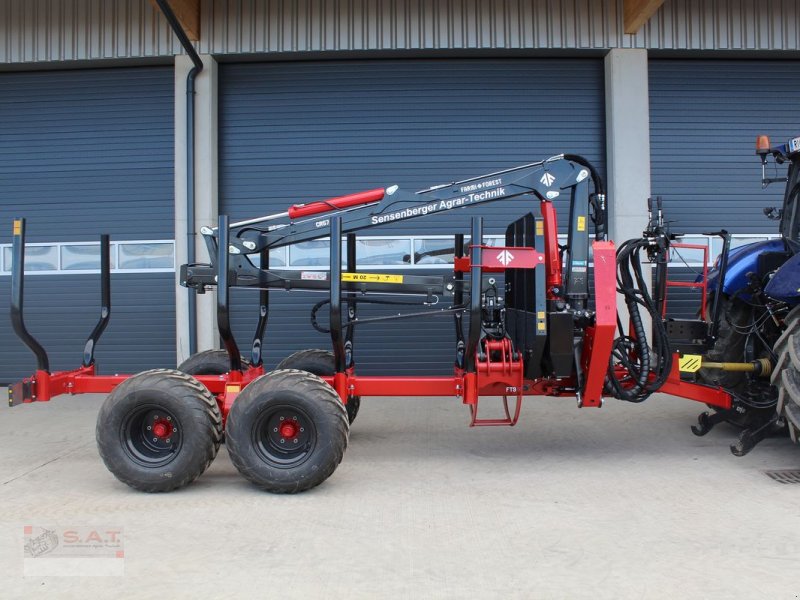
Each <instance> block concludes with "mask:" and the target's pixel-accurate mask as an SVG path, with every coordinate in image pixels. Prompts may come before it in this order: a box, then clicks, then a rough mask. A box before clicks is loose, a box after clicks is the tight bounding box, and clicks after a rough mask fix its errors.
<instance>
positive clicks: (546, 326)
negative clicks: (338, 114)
mask: <svg viewBox="0 0 800 600" xmlns="http://www.w3.org/2000/svg"><path fill="white" fill-rule="evenodd" d="M557 198H559V199H560V198H568V199H569V217H568V231H567V242H566V245H563V246H562V245H559V242H558V237H557V235H558V230H557V229H558V228H557V218H556V210H555V207H554V204H553V201H554V200H555V199H557ZM496 201H513V202H516V203H518V204H519V206H520V214H521V215H522V216H521V217H520V218H519V219H518V220H516V221H514V222H513V223H511V224H510V225H509V226H508V228H507V230H506V235H505V245H504V246H500V247H496V246H495V247H490V246H488V245H487V244H486V243H485V241H484V234H483V222H482V218H481V217H473V218H472V219H471V228H470V231H456V232H454V248H455V261H454V262H455V264H454V269H453V272H452V274H450V275H448V276H431V275H415V274H398V273H396V272H393V273H389V274H386V273H374V272H368V271H363V270H361V269H359V266H358V264H357V260H356V239H357V235H358V232H360V231H364V230H370V229H379V228H380V227H381V226H383V225H385V224H389V223H397V222H400V221H406V220H410V219H423V218H425V217H427V216H430V215H436V214H442V213H446V212H448V211H454V210H469V209H471V208H473V207H478V206H482V205H484V204H487V203H489V202H496ZM607 206H608V204H607V200H606V195H605V191H604V188H603V183H602V181H601V179H600V177H599V175H598V173H597V171H596V169H595V168H594V167H593V166H592V165H591V164H590V163H589V162H588V161H587V160H585V159H584V158H582V157H580V156H577V155H569V154H567V155H558V156H554V157H552V158H548V159H547V160H543V161H540V162H535V163H531V164H526V165H523V166H519V167H515V168H511V169H507V170H503V171H497V172H494V173H489V174H487V175H482V176H480V177H475V178H471V179H466V180H463V181H455V182H451V183H446V184H442V185H436V186H433V187H430V188H428V189H424V190H421V191H418V192H408V191H405V190H401V189H399V188H398V187H397V186H394V185H392V186H389V187H386V188H378V189H373V190H368V191H365V192H360V193H356V194H351V195H347V196H341V197H338V198H332V199H329V200H323V201H319V202H312V203H309V204H301V205H295V206H292V207H290V208H289V209H288V210H287V211H286V212H283V213H279V214H274V215H269V216H265V217H261V218H257V219H252V220H248V221H242V222H237V223H229V220H228V218H227V217H226V216H220V217H219V221H218V224H217V226H216V227H214V228H211V227H205V228H203V229H201V233H202V234H203V236H204V239H205V242H206V245H207V247H208V250H209V255H210V258H211V260H210V262H209V263H207V264H187V265H183V266H182V267H181V271H180V278H181V283H182V284H183V285H184V286H186V287H188V288H190V289H193V290H195V291H196V292H198V293H203V292H205V291H207V290H209V289H212V288H216V290H217V327H218V329H219V333H220V337H221V340H222V342H223V344H224V347H225V350H212V351H207V352H204V353H200V354H199V355H196V356H194V357H191V358H190V359H189V360H188V361H187V362H186V363H184V365H182V366H181V367H180V368H179V369H177V370H176V369H155V370H149V371H145V372H142V373H138V374H135V375H100V374H98V373H97V371H96V365H95V359H94V349H95V347H96V345H97V342H98V340H99V338H100V335H101V334H102V332H103V330H104V329H105V327H106V325H107V324H108V320H109V316H110V311H111V295H110V275H109V260H108V236H103V237H102V239H101V249H102V252H101V256H102V260H101V267H102V268H101V290H102V294H101V307H102V308H101V317H100V320H99V322H98V324H97V326H96V327H95V328H94V331H93V332H92V334H91V335H90V336H89V338H88V340H87V342H86V345H85V349H84V356H83V363H82V365H81V366H80V367H78V368H77V369H74V370H70V371H60V372H52V371H51V370H50V368H49V362H48V357H47V353H46V352H45V350H44V348H42V346H41V345H40V344H39V343H38V342H37V340H36V339H34V337H33V336H32V335H31V334H30V333H29V332H28V331H27V329H26V327H25V323H24V319H23V282H24V277H23V276H24V272H23V269H22V265H23V264H24V249H25V245H24V233H25V221H24V219H17V220H15V221H14V230H13V233H14V237H13V269H12V306H11V319H12V323H13V326H14V330H15V331H16V333H17V335H18V336H19V337H20V339H21V340H22V341H23V342H24V343H25V344H26V345H27V346H28V348H29V349H30V350H31V351H32V352H33V353H34V355H35V356H36V359H37V363H38V366H37V370H36V372H35V374H34V375H33V376H32V377H29V378H26V379H24V380H23V381H21V382H19V383H17V384H15V385H13V386H11V387H10V388H9V402H10V404H11V405H17V404H22V403H28V402H34V401H47V400H50V399H51V398H52V397H54V396H57V395H60V394H82V393H90V392H95V393H97V392H102V393H108V392H110V394H109V396H108V397H107V399H106V401H105V403H104V404H103V406H102V408H101V410H100V413H99V415H98V421H97V429H96V433H97V443H98V447H99V451H100V455H101V457H102V459H103V460H104V462H105V464H106V466H107V467H108V468H109V470H110V471H111V472H112V473H113V474H114V475H115V476H116V477H117V478H118V479H119V480H120V481H122V482H124V483H126V484H128V485H130V486H131V487H133V488H136V489H139V490H143V491H146V492H162V491H170V490H174V489H177V488H180V487H182V486H184V485H187V484H188V483H190V482H192V481H193V480H195V479H196V478H197V477H199V476H200V475H201V474H202V473H203V471H204V470H205V469H206V468H207V467H208V465H209V464H210V463H211V461H212V460H213V459H214V457H215V456H216V454H217V450H218V449H219V445H220V443H221V441H222V440H223V435H224V440H225V443H226V444H227V448H228V452H229V454H230V456H231V459H232V461H233V463H234V465H235V466H236V467H237V468H238V470H239V471H240V472H241V473H242V475H244V476H245V477H246V478H247V479H248V480H250V481H251V482H253V483H254V484H255V485H257V486H259V487H261V488H263V489H265V490H267V491H269V492H275V493H294V492H301V491H304V490H307V489H310V488H312V487H314V486H316V485H319V484H320V483H322V482H323V481H324V480H325V479H327V478H328V477H329V476H330V475H331V474H332V473H333V472H334V470H335V469H336V467H337V465H338V464H339V463H340V461H341V460H342V456H343V454H344V452H345V449H346V447H347V443H348V436H349V429H350V423H351V422H352V420H353V419H354V418H355V416H356V413H357V411H358V406H359V403H360V399H361V397H363V396H451V397H455V398H457V399H458V400H459V401H461V402H462V403H463V404H465V405H466V406H467V407H468V409H469V425H470V426H473V427H478V426H503V425H505V426H513V425H515V424H516V423H517V420H518V419H519V415H520V409H521V406H522V401H523V398H524V397H525V396H542V395H544V396H561V397H569V398H573V399H574V400H575V401H576V402H577V406H578V407H582V408H591V407H594V408H596V407H600V406H602V405H603V402H604V399H605V398H618V399H620V400H625V401H629V402H642V401H643V400H645V399H646V398H647V397H648V396H650V395H651V394H652V393H654V392H656V391H660V392H665V393H668V394H673V395H675V396H680V397H683V398H687V399H691V400H695V401H698V402H702V403H705V404H707V405H709V406H711V407H713V408H715V409H717V410H720V411H727V410H730V409H731V407H732V394H731V393H730V392H729V391H727V390H725V389H722V388H721V387H720V386H718V385H715V384H709V383H704V382H699V381H697V379H696V374H694V373H689V374H686V373H684V374H682V373H681V366H682V363H683V362H685V361H684V359H683V358H682V357H683V356H685V355H688V356H690V357H691V356H694V355H695V354H696V353H704V352H706V351H707V349H708V348H709V347H712V346H713V342H714V339H715V335H716V334H715V322H714V320H712V321H711V322H708V321H706V320H704V319H698V320H692V321H674V320H664V319H662V317H661V310H662V307H663V306H662V305H663V302H664V294H663V289H664V288H663V285H662V284H661V282H662V281H664V280H665V278H666V271H665V268H666V263H667V261H668V256H669V251H670V245H671V244H674V243H675V239H676V236H675V235H674V234H672V233H670V231H669V229H668V227H667V226H666V225H665V222H664V219H663V213H662V210H661V206H660V203H659V204H657V205H656V206H653V205H652V204H651V206H650V208H651V210H650V218H649V222H648V224H647V227H646V229H645V231H644V233H643V236H642V237H641V238H639V239H634V240H629V241H627V242H625V243H623V244H622V245H621V246H620V247H619V248H616V247H615V245H614V244H613V243H612V242H611V241H609V240H608V239H607V229H606V225H607ZM467 234H468V235H469V242H467ZM719 235H721V236H723V238H725V239H726V250H727V247H728V244H729V241H730V236H727V237H726V235H727V234H726V233H725V232H719ZM323 238H328V239H329V240H330V265H329V268H328V269H326V270H321V269H320V270H314V269H301V270H287V269H271V268H270V265H269V250H270V249H273V248H280V247H284V246H289V245H291V244H296V243H299V242H305V241H310V240H320V239H323ZM343 239H344V248H345V250H344V256H343V249H342V248H343V246H342V241H343ZM643 253H646V254H647V255H648V257H649V259H650V260H651V261H652V262H654V263H656V264H657V265H658V268H657V275H658V277H660V278H661V279H660V280H658V281H657V282H656V285H655V286H654V289H655V290H657V291H658V290H661V292H662V293H660V294H658V293H657V294H656V297H655V298H652V297H651V295H650V293H649V292H648V282H647V281H646V279H647V278H646V276H645V272H644V270H643V266H642V258H641V255H642V254H643ZM255 257H258V258H259V259H260V262H259V263H258V265H256V264H255V262H256V261H255V260H253V259H254V258H255ZM343 264H344V267H343ZM722 270H723V273H722V279H724V270H725V263H724V262H723V265H722ZM501 276H502V279H503V283H498V280H499V279H500V277H501ZM590 279H593V283H594V285H593V286H590ZM232 287H238V288H253V289H256V290H258V297H259V316H258V321H257V324H256V327H255V333H254V336H253V340H252V343H251V347H250V352H249V357H248V358H244V357H242V355H241V353H240V350H239V346H238V344H237V343H236V340H235V339H234V336H233V333H232V331H231V323H230V310H229V291H230V288H232ZM293 290H315V291H318V292H320V293H323V294H325V299H324V300H323V301H322V302H320V303H319V304H318V305H317V306H315V308H314V311H313V313H312V321H314V320H315V318H316V314H317V312H318V311H319V310H321V308H322V307H324V306H327V312H328V314H329V320H330V325H329V331H330V338H331V345H332V352H331V351H325V350H318V349H311V350H306V351H301V352H298V353H295V354H294V355H292V356H289V357H288V358H286V359H285V360H284V361H282V362H281V363H280V364H279V365H278V368H277V369H276V370H273V371H269V372H265V369H264V365H263V361H262V344H264V343H269V338H268V337H266V338H265V332H266V325H267V321H268V316H269V297H270V294H271V293H274V292H278V293H281V292H287V291H288V292H291V291H293ZM618 293H619V294H621V295H622V297H623V298H624V301H625V304H626V305H627V309H628V310H627V312H628V314H629V317H628V323H627V324H624V323H623V322H622V320H621V319H620V317H619V316H618V313H617V297H618ZM387 295H388V296H387ZM398 295H407V296H419V297H421V298H422V299H423V301H422V302H421V303H420V305H423V306H425V307H426V308H425V309H424V310H420V311H417V312H411V313H407V314H400V315H393V316H389V317H387V316H381V317H372V318H362V317H359V315H358V305H359V303H361V302H368V301H370V300H371V299H372V300H374V299H375V297H376V296H378V297H381V296H383V297H385V298H388V299H389V301H391V300H392V299H394V300H396V299H397V296H398ZM435 299H447V300H448V303H447V304H448V306H447V307H446V308H441V306H442V304H444V303H442V304H437V303H436V302H435ZM719 310H720V308H719V307H718V306H717V307H716V308H714V311H713V312H714V314H715V315H716V319H717V322H718V320H719ZM642 312H644V313H646V314H647V315H649V320H650V321H652V323H653V327H652V332H648V331H647V327H646V321H647V319H648V317H643V316H642ZM432 315H433V316H438V317H443V316H444V317H448V318H451V319H452V320H453V323H454V327H455V333H456V343H455V347H454V348H453V373H452V374H450V375H446V376H390V375H384V376H373V375H370V376H365V375H359V374H358V373H357V366H358V361H357V352H356V345H355V343H354V342H355V338H354V330H355V329H356V328H357V327H361V326H367V327H368V326H369V325H370V323H374V322H376V321H382V320H385V319H390V318H422V317H426V316H432ZM692 353H695V354H692ZM689 362H692V360H691V359H690V361H689ZM759 365H760V366H762V367H763V364H762V363H759V362H757V361H755V362H754V361H751V362H750V363H746V364H744V366H742V365H739V367H740V368H742V369H750V370H751V371H752V370H754V369H756V368H760V367H759ZM487 396H494V397H500V398H501V399H502V405H501V406H502V410H503V414H504V417H503V418H499V419H498V418H493V419H490V418H485V416H481V414H479V410H478V409H479V406H481V405H482V404H483V399H484V398H485V397H487Z"/></svg>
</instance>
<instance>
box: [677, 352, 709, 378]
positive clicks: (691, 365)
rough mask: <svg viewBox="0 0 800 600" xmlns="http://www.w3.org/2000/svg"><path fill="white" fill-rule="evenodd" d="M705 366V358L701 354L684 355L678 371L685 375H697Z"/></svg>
mask: <svg viewBox="0 0 800 600" xmlns="http://www.w3.org/2000/svg"><path fill="white" fill-rule="evenodd" d="M702 365H703V357H702V356H700V355H699V354H684V355H683V356H681V357H680V358H679V359H678V369H679V370H680V371H682V372H684V373H695V372H697V371H699V370H700V367H701V366H702Z"/></svg>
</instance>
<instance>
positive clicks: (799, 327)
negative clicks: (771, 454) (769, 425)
mask: <svg viewBox="0 0 800 600" xmlns="http://www.w3.org/2000/svg"><path fill="white" fill-rule="evenodd" d="M784 323H785V324H786V329H785V330H784V332H783V334H782V335H781V337H780V338H778V341H777V342H776V344H775V355H776V356H777V357H778V362H777V365H776V367H775V370H774V371H773V372H772V385H774V386H775V387H776V388H778V411H779V413H780V416H781V417H783V418H785V420H786V423H787V425H788V427H789V435H791V437H792V440H793V441H794V442H795V443H800V306H796V307H794V309H792V311H791V312H790V313H789V314H788V315H787V316H786V319H785V321H784Z"/></svg>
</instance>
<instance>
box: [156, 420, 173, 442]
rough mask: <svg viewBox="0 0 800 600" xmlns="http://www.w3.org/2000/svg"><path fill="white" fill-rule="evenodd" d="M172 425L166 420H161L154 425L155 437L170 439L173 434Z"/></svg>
mask: <svg viewBox="0 0 800 600" xmlns="http://www.w3.org/2000/svg"><path fill="white" fill-rule="evenodd" d="M172 429H173V428H172V423H170V422H169V421H167V420H166V419H159V420H158V421H156V422H155V423H153V435H155V436H156V437H160V438H162V439H165V438H168V437H169V436H170V435H171V434H172Z"/></svg>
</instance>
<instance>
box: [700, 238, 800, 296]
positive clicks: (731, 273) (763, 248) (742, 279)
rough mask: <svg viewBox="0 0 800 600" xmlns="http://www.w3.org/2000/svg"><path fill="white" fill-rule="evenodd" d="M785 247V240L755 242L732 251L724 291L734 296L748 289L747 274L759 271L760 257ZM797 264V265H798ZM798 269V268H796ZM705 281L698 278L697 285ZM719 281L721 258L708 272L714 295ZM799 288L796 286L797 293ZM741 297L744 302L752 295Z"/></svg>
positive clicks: (729, 254)
mask: <svg viewBox="0 0 800 600" xmlns="http://www.w3.org/2000/svg"><path fill="white" fill-rule="evenodd" d="M784 248H785V246H784V243H783V240H781V239H773V240H763V241H760V242H753V243H752V244H746V245H744V246H739V247H738V248H734V249H732V250H731V251H730V252H729V253H728V272H727V273H726V274H725V281H724V282H723V285H722V291H723V292H724V293H725V294H727V295H732V294H734V293H735V292H738V291H739V290H744V289H746V288H747V274H748V273H750V272H754V271H756V269H757V264H758V257H759V255H761V254H763V253H764V252H782V251H783V250H784ZM796 264H797V263H795V265H796ZM795 268H796V267H795ZM702 280H703V276H702V275H700V276H698V277H697V280H696V281H697V283H700V282H701V281H702ZM718 280H719V258H717V260H716V261H714V266H713V267H712V268H710V269H709V270H708V291H709V293H711V294H713V293H715V292H716V291H717V285H718ZM796 290H797V286H795V291H796ZM739 297H741V298H742V299H744V300H747V299H749V297H750V295H749V294H745V293H740V294H739Z"/></svg>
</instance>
